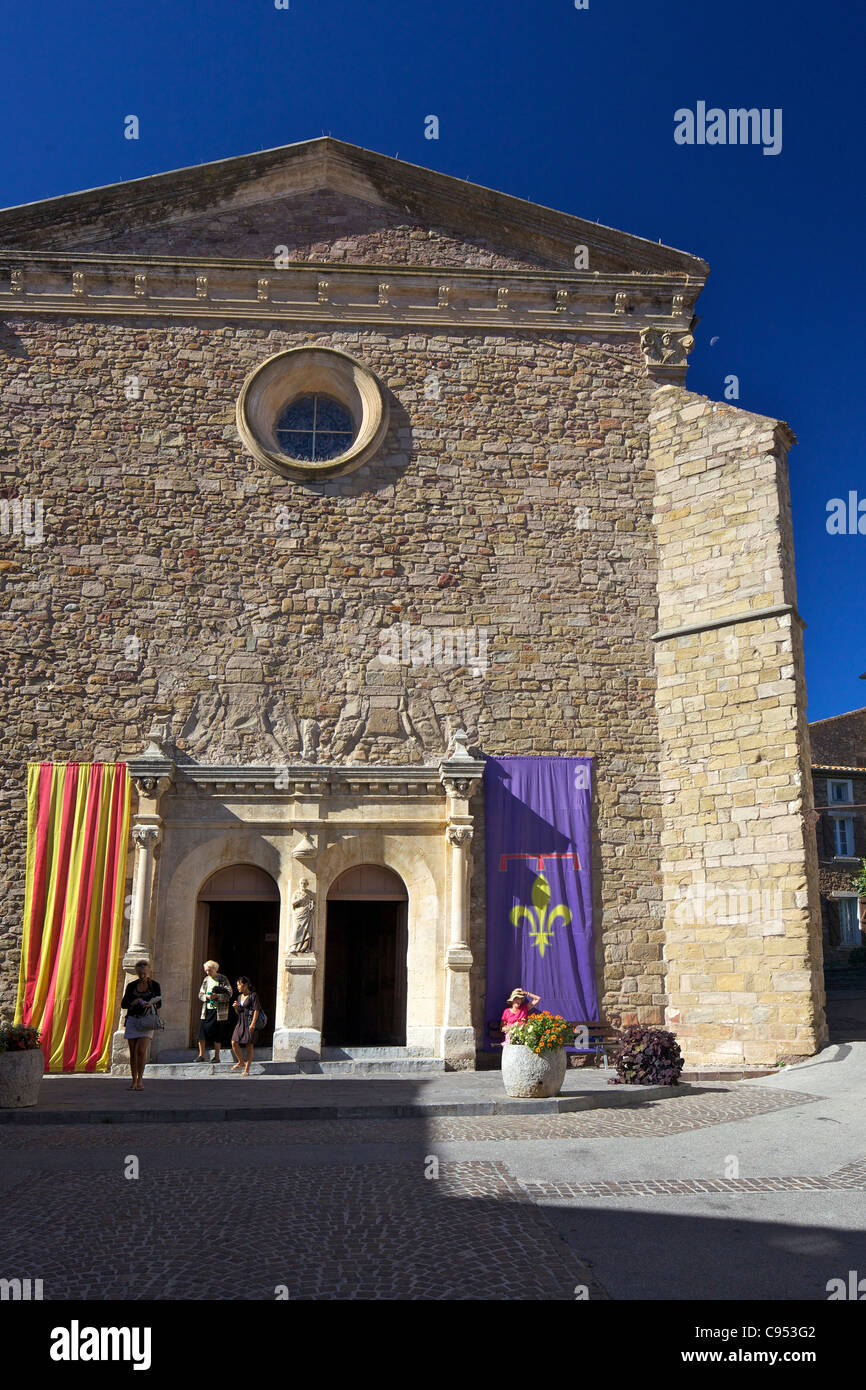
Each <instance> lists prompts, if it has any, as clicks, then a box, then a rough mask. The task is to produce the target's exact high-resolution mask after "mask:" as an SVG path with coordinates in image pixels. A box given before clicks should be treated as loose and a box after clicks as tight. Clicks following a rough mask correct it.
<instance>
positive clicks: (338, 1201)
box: [0, 1139, 606, 1301]
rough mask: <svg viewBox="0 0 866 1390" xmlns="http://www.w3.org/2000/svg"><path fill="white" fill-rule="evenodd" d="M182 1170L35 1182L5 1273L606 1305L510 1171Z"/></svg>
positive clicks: (124, 1289) (295, 1292)
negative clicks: (524, 1254)
mask: <svg viewBox="0 0 866 1390" xmlns="http://www.w3.org/2000/svg"><path fill="white" fill-rule="evenodd" d="M130 1142H133V1141H132V1139H130ZM180 1162H181V1160H179V1161H178V1163H176V1164H175V1166H173V1167H172V1168H170V1169H154V1170H153V1171H152V1172H150V1173H148V1174H147V1176H146V1178H145V1177H142V1179H140V1180H139V1181H137V1182H136V1181H129V1180H127V1179H126V1178H125V1177H124V1176H123V1172H122V1167H121V1164H120V1163H119V1162H118V1163H117V1164H115V1166H114V1169H113V1170H112V1171H110V1172H106V1171H103V1172H101V1173H98V1174H94V1173H65V1174H62V1175H58V1174H56V1173H53V1174H51V1175H46V1174H39V1175H38V1176H36V1177H34V1176H33V1175H31V1177H30V1179H29V1180H28V1182H27V1184H26V1186H25V1185H22V1186H20V1187H18V1188H17V1189H16V1190H15V1191H14V1192H13V1193H9V1192H7V1194H6V1197H5V1200H4V1207H3V1216H4V1222H3V1227H4V1229H3V1234H2V1237H0V1249H2V1266H3V1271H4V1273H5V1274H6V1277H14V1276H15V1275H18V1277H22V1278H23V1277H30V1278H41V1279H43V1281H44V1297H45V1299H47V1300H54V1299H64V1298H83V1299H87V1300H106V1299H134V1300H135V1299H150V1298H157V1299H191V1300H219V1299H248V1300H251V1299H273V1298H275V1297H276V1296H277V1293H276V1291H277V1290H279V1291H280V1295H281V1296H283V1297H287V1298H289V1299H290V1300H299V1299H425V1300H429V1299H433V1300H436V1299H447V1300H451V1301H454V1300H458V1301H459V1300H490V1299H492V1300H512V1299H520V1300H531V1301H535V1300H550V1299H554V1300H571V1299H574V1298H575V1296H576V1293H575V1290H576V1289H583V1288H585V1289H586V1296H588V1297H590V1298H604V1297H605V1296H606V1295H605V1293H604V1290H603V1289H602V1288H601V1287H600V1286H599V1285H598V1284H597V1283H596V1282H595V1281H594V1279H593V1277H592V1275H591V1272H590V1271H589V1270H588V1269H587V1268H586V1266H585V1265H584V1264H583V1263H582V1262H581V1261H580V1260H579V1259H578V1258H577V1256H576V1255H575V1254H574V1252H573V1251H572V1250H571V1249H570V1248H569V1246H568V1245H567V1244H566V1242H565V1241H564V1240H563V1239H562V1238H561V1237H560V1236H559V1235H558V1234H557V1233H556V1231H555V1230H554V1228H553V1226H552V1225H551V1224H549V1222H548V1221H547V1219H546V1217H545V1216H544V1213H543V1212H542V1211H541V1210H540V1209H539V1208H537V1207H535V1206H534V1205H533V1204H532V1202H531V1201H530V1200H529V1199H528V1197H527V1196H526V1194H525V1193H524V1192H523V1190H522V1189H521V1187H520V1185H519V1184H518V1183H517V1182H515V1181H514V1179H513V1178H512V1177H511V1176H510V1175H509V1173H508V1171H507V1169H506V1168H505V1166H504V1165H503V1164H501V1163H460V1162H454V1163H447V1164H442V1165H440V1168H439V1173H438V1176H436V1177H428V1176H426V1175H425V1165H424V1164H423V1163H422V1162H421V1161H417V1162H413V1163H405V1162H401V1163H396V1164H395V1163H391V1164H387V1165H377V1164H370V1163H368V1164H339V1163H333V1162H331V1163H322V1164H317V1165H316V1166H315V1167H309V1166H308V1167H303V1166H281V1167H270V1168H268V1169H267V1173H266V1177H265V1180H264V1181H263V1176H262V1172H261V1171H257V1170H256V1169H249V1168H248V1169H244V1170H239V1171H231V1172H226V1171H225V1170H224V1169H222V1168H212V1169H204V1170H202V1169H198V1168H196V1169H195V1170H191V1169H190V1168H188V1167H183V1166H179V1164H180ZM151 1222H152V1223H153V1228H152V1233H151V1224H150V1223H151ZM139 1241H140V1242H141V1245H140V1246H139ZM515 1250H531V1252H532V1258H531V1259H524V1260H516V1259H515V1258H514V1251H515ZM37 1251H38V1254H35V1253H34V1252H37Z"/></svg>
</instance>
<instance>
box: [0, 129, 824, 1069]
mask: <svg viewBox="0 0 866 1390" xmlns="http://www.w3.org/2000/svg"><path fill="white" fill-rule="evenodd" d="M0 244H2V247H3V248H4V250H3V252H2V257H0V262H2V265H0V371H2V400H3V412H2V426H0V428H2V435H0V468H2V477H0V494H2V497H0V504H2V519H3V534H2V538H0V540H2V548H0V579H2V587H3V592H4V603H3V610H2V615H0V624H2V629H3V648H4V653H5V662H4V665H5V671H4V675H3V679H2V693H0V700H2V707H0V708H2V723H3V730H4V733H3V739H4V748H5V756H4V759H3V763H4V768H3V773H4V788H3V798H2V804H0V854H2V866H0V876H2V896H0V918H2V920H0V955H2V961H0V968H2V995H0V1003H2V1007H3V1009H4V1011H5V1012H11V1008H12V1006H13V1004H14V995H15V986H16V980H17V970H18V944H19V941H20V930H21V914H22V905H23V881H24V857H25V838H26V837H25V795H24V789H25V778H24V773H25V765H26V763H27V762H28V761H37V760H40V761H41V760H49V761H50V760H56V761H64V760H69V761H72V760H78V761H91V760H112V761H113V760H116V759H117V760H123V761H127V762H128V763H129V764H130V769H131V774H132V777H133V783H134V794H133V828H132V841H131V846H130V883H129V903H128V906H129V913H128V927H127V940H126V951H125V955H124V966H125V968H126V969H127V970H128V969H129V967H130V966H131V964H132V963H133V962H134V961H135V960H136V959H139V958H140V957H142V956H148V957H149V958H151V959H152V960H153V962H154V969H155V973H156V975H157V977H158V978H159V979H160V981H161V983H162V985H163V991H164V994H165V996H166V1000H167V1005H166V1009H165V1013H166V1019H167V1023H168V1027H167V1028H166V1031H165V1033H164V1034H162V1035H161V1037H160V1040H159V1043H158V1044H156V1045H155V1047H161V1048H162V1049H164V1050H166V1051H167V1050H170V1049H172V1048H183V1047H186V1046H187V1044H188V1043H189V1041H190V1039H191V1037H192V1035H193V1033H194V1028H195V1026H196V1020H197V1016H198V1005H197V1000H196V992H197V989H198V984H199V981H200V978H201V969H200V967H201V962H202V960H203V959H204V958H205V956H206V954H207V953H208V952H209V951H210V952H213V951H214V950H217V949H219V948H220V945H222V946H223V948H224V950H225V951H228V952H229V953H231V951H237V949H239V948H238V945H237V942H238V939H239V938H238V935H237V933H238V931H240V930H242V928H243V922H244V921H245V922H247V923H255V924H257V925H256V926H255V930H256V932H258V933H259V935H258V937H257V939H256V942H255V953H256V954H255V955H254V959H255V962H256V964H255V966H254V969H255V970H256V971H257V972H258V973H259V974H260V975H261V982H262V983H263V987H264V989H265V995H266V997H267V995H268V990H270V991H271V995H272V997H271V998H270V999H269V1003H270V1006H271V1007H270V1009H269V1012H271V1011H272V1022H273V1049H274V1057H275V1058H276V1059H284V1060H294V1059H301V1060H303V1059H304V1058H307V1059H314V1058H315V1057H317V1056H318V1055H319V1054H320V1051H321V1048H322V1042H323V1036H324V1040H325V1042H327V1043H331V1044H339V1043H340V1042H341V1041H347V1042H348V1041H352V1039H351V1038H349V1037H346V1038H341V1037H340V1030H341V1029H344V1030H346V1029H348V1030H349V1031H351V1030H352V1029H354V1030H355V1032H356V1033H357V1031H358V1029H359V1027H361V1026H362V1025H361V1024H359V1022H358V1020H359V1018H360V1015H359V1014H358V1012H357V1010H358V1009H359V1008H360V1009H362V1011H363V1010H365V1011H366V1012H364V1013H363V1017H364V1020H365V1022H364V1024H363V1028H365V1029H366V1030H367V1035H368V1036H370V1037H372V1038H374V1040H375V1041H377V1042H383V1043H386V1042H388V1041H389V1040H390V1041H391V1042H393V1043H395V1044H396V1043H400V1044H405V1045H406V1046H407V1047H408V1048H409V1049H410V1050H411V1051H412V1052H414V1053H415V1054H416V1055H417V1056H435V1057H440V1058H444V1059H445V1062H446V1065H448V1066H451V1067H466V1066H472V1065H474V1064H475V1059H476V1049H477V1048H478V1047H480V1046H481V1045H482V1043H483V1040H484V1037H485V1030H486V1025H487V1021H488V1019H490V1018H495V1017H498V1015H499V1013H500V1012H501V1009H502V1007H503V1002H502V1001H500V1000H491V1001H487V1000H486V999H485V992H484V979H485V949H486V922H485V903H484V896H485V893H484V803H483V792H482V789H481V775H482V772H483V766H484V758H485V756H487V755H494V756H506V755H512V754H528V755H533V754H534V755H539V754H544V755H558V754H560V755H578V754H581V755H583V754H591V755H593V757H594V758H595V764H594V767H595V772H594V787H593V807H594V825H593V874H594V897H595V902H594V912H595V923H596V953H597V962H596V968H597V976H598V981H599V996H600V998H601V1001H602V1006H601V1007H602V1016H603V1017H604V1018H611V1017H614V1016H616V1017H618V1018H620V1019H621V1020H622V1021H623V1022H631V1021H641V1022H646V1023H651V1024H659V1025H662V1024H664V1025H667V1026H670V1027H671V1028H673V1030H674V1031H675V1032H676V1033H677V1035H678V1037H679V1038H680V1041H681V1043H682V1046H683V1051H684V1054H685V1056H686V1060H687V1063H688V1064H689V1065H691V1066H695V1067H708V1068H715V1067H726V1068H727V1067H743V1066H756V1067H759V1066H763V1065H770V1064H773V1063H774V1062H776V1061H778V1060H779V1059H780V1058H782V1057H786V1056H807V1055H809V1054H811V1053H813V1052H814V1051H815V1050H816V1048H817V1047H819V1046H820V1045H821V1043H822V1042H823V1041H824V1040H825V1037H826V1030H825V1023H824V1010H823V1005H824V999H823V992H822V986H821V933H820V911H819V898H818V886H817V861H816V850H815V843H814V834H813V833H811V823H810V821H809V820H808V813H809V812H811V809H812V805H811V795H812V792H811V779H810V756H809V739H808V729H807V725H806V713H805V710H806V700H805V685H804V677H803V653H802V631H801V630H802V621H801V619H800V617H799V614H798V612H797V606H796V590H795V579H794V560H793V546H792V528H791V515H790V501H789V493H788V484H787V472H786V456H787V451H788V448H789V447H790V445H791V443H792V442H793V441H792V436H791V434H790V431H789V430H788V428H787V426H785V425H784V424H781V423H779V422H777V421H774V420H770V419H765V418H763V417H760V416H756V415H752V414H749V413H747V412H745V411H742V410H739V409H737V408H736V407H734V406H731V405H727V404H719V403H716V402H712V401H709V400H707V399H705V398H703V397H700V396H696V395H694V394H692V393H690V392H689V391H687V390H686V388H685V384H684V383H685V374H686V368H687V362H688V353H689V351H690V349H691V347H692V346H693V338H692V336H691V334H692V329H693V326H694V322H695V319H694V313H695V301H696V299H697V297H698V295H699V293H700V291H701V288H702V286H703V284H704V281H705V278H706V274H707V267H706V265H705V264H704V262H702V261H701V260H699V259H697V258H696V257H694V256H692V255H688V254H686V253H683V252H680V251H675V250H672V249H670V248H667V247H663V246H661V245H657V244H656V243H653V242H648V241H644V240H642V239H640V238H638V237H635V236H631V235H627V234H624V233H620V232H616V231H612V230H610V229H608V228H604V227H600V226H598V225H596V224H595V223H588V222H584V221H582V220H581V219H579V218H575V217H572V216H568V215H565V214H561V213H558V212H554V211H550V210H548V209H546V208H541V207H538V206H535V205H533V204H529V203H526V202H523V201H521V200H519V199H515V198H511V197H507V196H505V195H502V194H499V193H495V192H492V191H490V190H487V189H483V188H479V187H477V186H474V185H470V184H466V183H464V182H463V181H461V180H458V179H454V178H450V177H447V176H444V175H440V174H435V173H432V172H430V171H427V170H423V169H420V168H417V167H415V166H412V165H408V164H405V163H402V162H400V161H398V160H394V159H389V158H385V157H383V156H380V155H377V154H372V153H370V152H368V151H364V150H360V149H357V148H355V147H353V146H349V145H345V144H342V143H340V142H337V141H334V140H331V139H321V140H313V141H309V142H306V143H303V144H300V145H295V146H289V147H287V148H285V149H280V150H274V151H266V152H264V153H260V154H255V155H250V156H246V157H243V158H239V159H231V160H226V161H221V162H220V163H217V164H212V165H206V166H202V167H199V168H193V169H187V170H182V171H180V172H176V173H171V174H165V175H160V176H155V177H151V178H147V179H141V180H137V181H135V182H132V183H128V184H123V185H115V186H112V187H109V188H105V189H98V190H95V191H93V192H88V193H81V194H74V195H71V196H67V197H62V198H55V199H50V200H47V201H45V202H42V203H38V204H32V205H28V206H25V207H22V208H17V209H11V210H7V211H5V212H2V213H0ZM314 399H315V400H316V401H318V402H319V404H318V405H317V406H316V410H321V411H322V415H321V419H322V420H324V421H325V424H326V425H327V427H328V429H332V433H331V434H330V435H328V434H326V432H325V426H324V425H323V426H321V428H320V427H319V426H318V425H315V424H314V425H312V426H310V431H313V430H315V429H316V428H319V436H317V438H319V443H316V442H315V438H314V434H313V433H312V432H308V433H304V430H306V429H307V426H306V425H305V424H304V421H303V420H302V419H301V417H300V416H298V415H297V414H296V415H295V416H292V415H291V410H290V409H289V407H290V405H291V402H292V401H296V400H302V401H313V400H314ZM311 408H312V407H311ZM326 410H332V411H333V412H334V413H333V414H332V415H329V416H326V413H325V412H326ZM287 412H288V414H287ZM318 418H319V417H318V416H316V419H318ZM347 419H348V421H349V423H348V425H346V420H347ZM287 420H288V421H289V423H285V422H286V421H287ZM298 420H300V422H301V423H300V425H299V424H298ZM281 422H283V423H281ZM341 429H342V430H343V435H344V436H345V437H343V435H341V433H340V430H341ZM302 436H303V440H304V443H303V444H302V445H297V444H293V441H296V440H298V439H301V438H302ZM310 440H313V444H312V445H311V444H310ZM335 440H337V441H338V443H339V446H340V447H339V449H337V445H336V444H335V443H334V441H335ZM329 441H330V442H329ZM343 446H345V447H343ZM299 449H300V453H299V452H298V450H299ZM317 450H318V451H319V452H318V453H317V452H316V451H317ZM335 450H337V451H336V452H335ZM37 513H38V515H39V517H40V524H41V532H42V534H41V538H38V537H37V535H36V529H35V526H34V525H33V524H32V523H34V518H35V517H36V515H37ZM807 827H808V828H807ZM232 904H234V906H232ZM238 913H240V914H241V915H240V916H238ZM347 913H348V916H347ZM353 913H354V914H355V917H356V919H357V920H361V918H362V917H363V920H364V921H365V922H366V923H367V924H368V925H369V926H370V931H371V933H372V935H371V937H370V939H371V940H375V941H377V942H378V943H379V944H378V946H377V947H376V949H375V951H374V952H373V953H372V954H371V953H370V952H367V954H366V955H362V956H358V955H357V953H356V954H355V955H352V952H353V951H356V945H357V943H356V942H355V943H353V938H352V932H351V929H350V928H349V927H347V926H346V923H347V922H350V921H351V920H352V914H353ZM233 914H234V915H233ZM307 928H309V930H307ZM249 930H250V931H252V930H253V928H252V927H250V928H249ZM215 933H216V935H215ZM377 933H378V935H377ZM329 939H330V944H329ZM250 950H252V944H251V939H250ZM329 973H330V976H331V979H330V982H329ZM338 976H339V978H340V979H342V981H343V985H342V986H341V990H342V992H341V993H340V994H339V997H338V994H337V984H336V982H337V980H338ZM353 980H354V981H356V985H357V991H358V992H363V993H364V995H365V999H366V1002H365V1003H363V1004H360V1003H359V1002H358V999H355V998H353V997H352V981H353ZM515 983H518V982H517V981H515ZM329 991H330V998H329ZM353 1010H355V1012H354V1013H353V1012H352V1011H353ZM377 1010H378V1013H377ZM350 1019H351V1020H352V1021H351V1022H350V1021H349V1020H350ZM329 1020H330V1021H329ZM355 1040H356V1041H357V1039H355Z"/></svg>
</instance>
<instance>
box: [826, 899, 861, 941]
mask: <svg viewBox="0 0 866 1390" xmlns="http://www.w3.org/2000/svg"><path fill="white" fill-rule="evenodd" d="M833 900H834V901H835V902H836V904H837V907H838V910H839V945H840V946H860V945H862V926H861V924H860V896H859V894H858V893H834V894H833ZM849 902H853V903H856V904H857V913H856V918H857V920H856V924H855V923H853V922H851V923H849V924H848V925H850V926H851V928H852V931H851V936H852V938H856V939H852V940H846V938H845V927H846V921H845V917H846V914H845V913H843V911H842V904H843V903H849Z"/></svg>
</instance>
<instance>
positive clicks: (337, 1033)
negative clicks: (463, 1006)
mask: <svg viewBox="0 0 866 1390" xmlns="http://www.w3.org/2000/svg"><path fill="white" fill-rule="evenodd" d="M408 903H409V894H408V891H407V888H406V885H405V883H404V882H403V880H402V879H401V878H400V876H399V874H397V873H395V872H394V871H393V869H388V868H386V867H385V866H384V865H381V864H369V863H364V864H358V865H355V866H353V867H352V868H349V869H345V870H344V871H343V873H341V874H340V875H339V876H338V878H337V879H335V881H334V882H333V883H332V885H331V888H330V891H329V892H328V897H327V925H326V933H325V941H326V947H325V969H324V1012H323V1019H322V1042H323V1044H324V1045H325V1046H326V1047H329V1048H344V1047H405V1045H406V1002H407V983H408V973H407V972H408V965H407V947H408Z"/></svg>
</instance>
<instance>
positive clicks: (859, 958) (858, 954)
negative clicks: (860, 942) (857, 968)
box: [848, 946, 866, 965]
mask: <svg viewBox="0 0 866 1390" xmlns="http://www.w3.org/2000/svg"><path fill="white" fill-rule="evenodd" d="M848 964H849V965H866V946H855V947H854V949H853V951H849V953H848Z"/></svg>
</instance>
